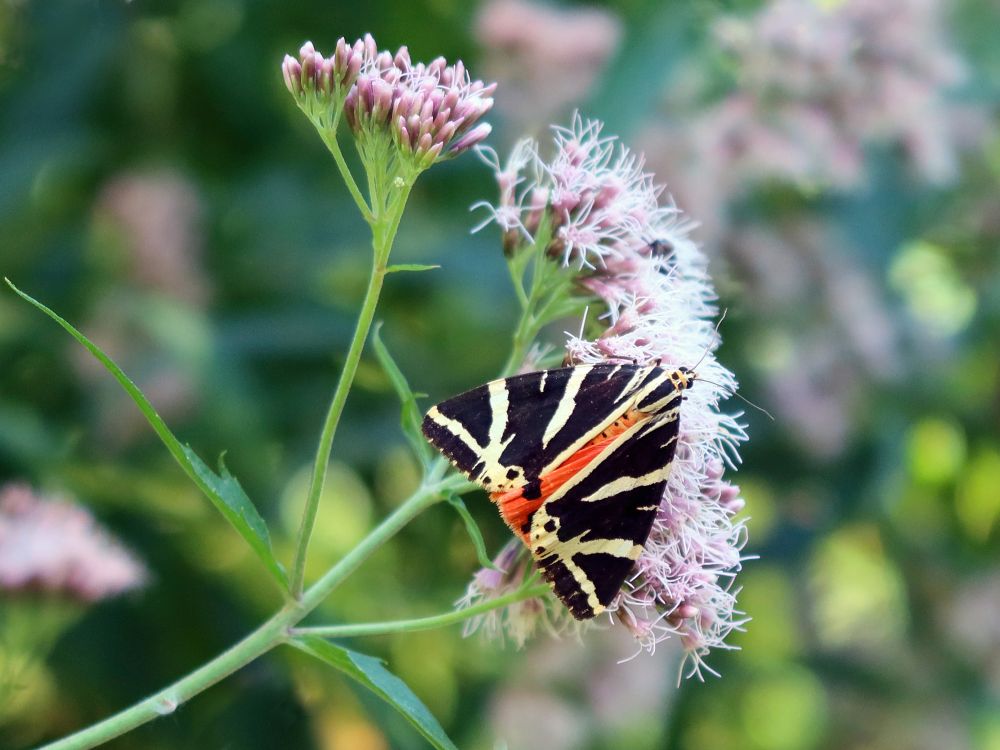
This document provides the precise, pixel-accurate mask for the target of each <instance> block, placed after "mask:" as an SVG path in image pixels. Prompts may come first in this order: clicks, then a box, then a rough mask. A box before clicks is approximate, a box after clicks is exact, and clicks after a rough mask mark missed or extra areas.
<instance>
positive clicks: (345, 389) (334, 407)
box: [291, 247, 388, 598]
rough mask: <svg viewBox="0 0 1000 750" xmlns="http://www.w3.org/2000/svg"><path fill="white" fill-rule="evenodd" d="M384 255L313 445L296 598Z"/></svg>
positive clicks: (295, 569) (298, 544)
mask: <svg viewBox="0 0 1000 750" xmlns="http://www.w3.org/2000/svg"><path fill="white" fill-rule="evenodd" d="M386 255H388V253H386V252H384V251H383V249H382V248H379V247H376V248H375V259H374V263H373V264H372V271H371V276H370V277H369V278H368V289H367V290H366V291H365V300H364V302H363V303H362V305H361V312H360V313H359V314H358V322H357V325H356V327H355V329H354V337H353V338H352V339H351V345H350V348H349V349H348V350H347V357H346V359H345V360H344V368H343V369H342V370H341V371H340V379H339V380H338V381H337V388H336V389H335V390H334V392H333V398H332V399H331V401H330V408H329V410H328V411H327V413H326V420H325V421H324V422H323V431H322V433H321V434H320V438H319V445H318V446H317V448H316V460H315V462H314V463H313V472H312V479H311V480H310V484H309V494H308V495H307V497H306V505H305V508H304V510H303V512H302V521H301V523H300V524H299V532H298V536H297V537H296V540H295V561H294V563H293V564H292V578H291V586H292V588H291V591H292V596H293V597H295V598H298V597H299V595H300V594H301V593H302V589H303V586H304V583H305V570H306V554H307V552H308V550H309V538H310V537H311V536H312V531H313V526H315V524H316V513H317V511H318V510H319V499H320V496H321V495H322V494H323V484H324V483H325V482H326V472H327V467H328V464H329V463H330V451H331V449H332V448H333V438H334V436H335V435H336V434H337V425H338V424H339V423H340V416H341V414H343V412H344V404H346V403H347V395H348V393H350V390H351V385H352V384H353V383H354V375H355V373H356V372H357V370H358V363H359V362H360V361H361V352H362V350H363V349H364V347H365V342H366V341H367V340H368V331H369V330H370V329H371V325H372V321H373V320H374V319H375V308H376V307H377V305H378V298H379V294H380V293H381V291H382V282H383V281H384V279H385V256H386Z"/></svg>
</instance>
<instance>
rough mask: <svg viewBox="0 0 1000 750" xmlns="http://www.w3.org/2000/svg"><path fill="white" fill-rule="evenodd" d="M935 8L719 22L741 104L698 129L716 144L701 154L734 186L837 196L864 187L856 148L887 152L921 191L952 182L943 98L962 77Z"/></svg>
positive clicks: (913, 2)
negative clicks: (816, 190) (804, 187)
mask: <svg viewBox="0 0 1000 750" xmlns="http://www.w3.org/2000/svg"><path fill="white" fill-rule="evenodd" d="M938 6H939V4H938V3H937V2H935V1H934V0H843V2H838V3H836V4H832V5H829V6H824V5H823V4H822V3H816V2H813V0H777V1H776V2H772V3H769V4H767V5H765V6H764V7H763V8H762V9H761V10H760V11H759V12H758V13H757V14H756V15H755V16H753V17H751V18H749V19H747V20H745V21H744V20H737V19H735V18H728V19H724V20H723V21H722V22H720V23H718V24H717V25H716V29H715V31H716V35H717V37H718V39H719V40H720V42H721V43H722V44H723V46H724V47H725V48H727V49H728V51H729V52H730V53H731V54H732V55H733V56H734V57H735V59H736V64H737V67H738V70H739V72H740V82H739V92H738V93H736V94H734V95H733V96H730V97H729V98H727V99H725V100H724V101H723V102H721V103H720V104H719V105H718V106H717V107H716V108H714V109H712V110H710V111H709V112H707V113H706V114H705V115H704V116H703V117H702V125H703V126H704V129H705V131H704V132H702V133H701V134H700V136H699V137H700V138H702V139H704V141H705V142H706V144H708V143H709V142H711V141H714V145H710V146H708V148H707V149H706V151H707V152H708V154H711V153H715V154H716V155H718V156H719V157H720V158H724V159H726V160H727V161H728V162H729V166H730V169H729V170H728V172H729V175H730V179H734V180H737V181H739V180H741V179H746V178H748V177H752V176H755V175H757V176H762V177H765V178H766V177H777V178H779V179H790V180H794V181H810V180H817V181H820V182H829V183H830V184H832V185H834V186H836V187H846V186H852V185H855V184H857V183H858V182H859V181H860V179H861V177H862V169H863V166H864V154H863V148H864V146H865V144H866V143H870V142H889V143H893V144H898V145H900V146H902V148H903V151H904V153H905V154H906V155H907V156H908V157H909V159H910V161H911V163H912V164H913V166H914V167H915V169H916V170H917V171H918V172H919V174H920V175H921V177H923V178H924V179H926V180H928V181H930V182H943V181H946V180H949V179H951V178H952V177H953V176H954V173H955V170H956V149H957V145H958V143H957V141H958V140H959V139H960V138H959V135H960V134H959V132H958V131H956V125H957V124H958V123H956V121H955V120H954V117H953V115H952V113H951V112H949V108H948V106H947V101H946V98H945V94H944V92H945V91H946V90H947V89H948V88H949V87H952V86H954V85H955V84H956V83H958V82H959V81H960V80H961V78H962V77H963V73H964V70H963V66H962V62H961V60H960V58H959V57H958V56H957V55H956V54H955V52H953V51H952V50H951V49H950V47H949V45H948V44H947V40H946V39H945V38H944V37H943V35H942V33H941V27H942V18H941V16H942V13H941V9H940V8H939V7H938ZM734 167H735V169H736V173H735V174H734V173H733V171H732V170H733V168H734ZM719 173H720V174H723V173H724V172H721V171H720V172H719Z"/></svg>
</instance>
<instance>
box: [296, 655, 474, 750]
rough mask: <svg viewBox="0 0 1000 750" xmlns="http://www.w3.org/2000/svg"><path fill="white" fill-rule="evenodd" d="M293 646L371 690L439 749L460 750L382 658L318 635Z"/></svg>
mask: <svg viewBox="0 0 1000 750" xmlns="http://www.w3.org/2000/svg"><path fill="white" fill-rule="evenodd" d="M291 643H292V645H293V646H295V647H296V648H298V649H301V650H302V651H305V652H306V653H307V654H309V655H311V656H314V657H316V658H317V659H319V660H320V661H325V662H326V663H327V664H329V665H330V666H332V667H335V668H336V669H339V670H340V671H341V672H343V673H344V674H346V675H348V676H349V677H351V678H352V679H354V680H357V681H358V682H359V683H361V684H362V685H364V686H365V687H366V688H368V689H369V690H371V691H372V692H373V693H375V695H377V696H378V697H379V698H381V699H382V700H384V701H385V702H386V703H388V704H389V705H391V706H392V707H393V708H395V709H396V710H397V711H399V712H400V713H401V714H402V715H403V716H404V717H406V719H407V720H408V721H409V722H410V723H411V724H413V726H414V727H416V728H417V731H418V732H420V734H422V735H423V736H424V738H425V739H426V740H427V741H428V742H430V743H431V744H432V745H433V746H434V747H436V748H438V750H458V748H457V747H456V746H455V743H454V742H452V741H451V740H450V739H449V738H448V735H446V734H445V732H444V729H442V728H441V725H440V724H439V723H438V720H437V719H435V718H434V715H433V714H432V713H431V712H430V711H429V710H428V709H427V706H425V705H424V704H423V703H422V702H421V701H420V699H419V698H418V697H417V696H416V695H415V694H414V693H413V691H412V690H410V688H409V686H408V685H407V684H406V683H405V682H403V681H402V680H401V679H399V678H398V677H397V676H396V675H394V674H393V673H392V672H390V671H389V670H388V669H386V668H385V666H383V662H382V660H381V659H376V658H375V657H373V656H367V655H366V654H360V653H358V652H357V651H351V650H350V649H346V648H343V647H342V646H337V645H336V644H333V643H330V641H326V640H324V639H322V638H318V637H316V636H301V637H299V638H294V639H292V641H291Z"/></svg>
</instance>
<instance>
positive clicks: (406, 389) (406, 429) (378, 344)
mask: <svg viewBox="0 0 1000 750" xmlns="http://www.w3.org/2000/svg"><path fill="white" fill-rule="evenodd" d="M381 328H382V324H381V323H379V324H378V325H376V326H375V330H374V332H373V333H372V347H373V348H374V349H375V356H376V357H378V361H379V363H380V364H381V365H382V369H383V370H385V374H386V375H388V376H389V381H390V382H391V383H392V387H393V389H394V390H395V391H396V395H397V396H399V400H400V402H401V403H402V406H403V408H402V412H401V414H400V425H401V426H402V428H403V434H404V435H405V436H406V439H407V441H408V442H409V443H410V446H411V447H412V448H413V452H414V453H415V454H416V455H417V459H418V460H419V461H420V463H421V465H422V466H424V467H426V466H428V465H429V464H430V462H431V459H432V458H433V457H434V456H433V453H432V451H431V447H430V445H428V443H427V441H426V440H425V439H424V434H423V432H421V430H420V422H421V413H420V407H418V406H417V399H416V397H415V396H414V394H413V391H412V390H410V384H409V383H408V382H407V381H406V376H405V375H403V371H402V370H400V369H399V366H398V365H397V364H396V362H395V360H394V359H393V358H392V355H391V354H389V350H388V349H386V347H385V344H384V343H382V337H381V335H380V331H381Z"/></svg>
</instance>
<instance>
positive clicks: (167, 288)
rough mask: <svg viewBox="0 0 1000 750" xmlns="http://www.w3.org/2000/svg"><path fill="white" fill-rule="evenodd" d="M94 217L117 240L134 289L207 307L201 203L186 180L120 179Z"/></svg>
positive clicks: (105, 192) (170, 176) (165, 176)
mask: <svg viewBox="0 0 1000 750" xmlns="http://www.w3.org/2000/svg"><path fill="white" fill-rule="evenodd" d="M96 214H97V217H98V219H101V220H103V221H105V222H106V223H107V225H108V226H109V227H110V228H111V229H112V231H114V232H115V233H116V234H117V236H118V237H119V238H120V240H121V242H122V246H123V249H124V251H125V258H124V260H125V265H126V268H127V272H128V275H129V276H130V277H131V279H132V280H133V281H134V283H135V284H136V285H138V286H140V287H143V288H146V289H150V290H153V291H156V292H160V293H162V294H164V295H166V296H168V297H171V298H173V299H176V300H180V301H182V302H186V303H188V304H189V305H193V306H197V307H201V306H203V305H204V304H205V302H206V301H207V298H208V296H209V282H208V279H207V277H206V276H205V273H204V271H203V270H202V268H201V264H200V261H201V250H202V244H203V241H204V239H203V235H202V231H201V227H200V218H201V202H200V200H199V198H198V194H197V191H196V190H195V187H194V186H193V185H192V184H191V182H190V181H189V180H187V179H186V178H184V177H182V176H180V175H178V174H175V173H173V172H154V173H148V174H139V173H135V174H133V173H124V174H121V175H119V176H117V177H115V178H113V179H112V180H111V181H109V182H108V183H107V184H106V185H105V186H104V188H103V189H102V190H101V194H100V197H99V198H98V201H97V206H96Z"/></svg>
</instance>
